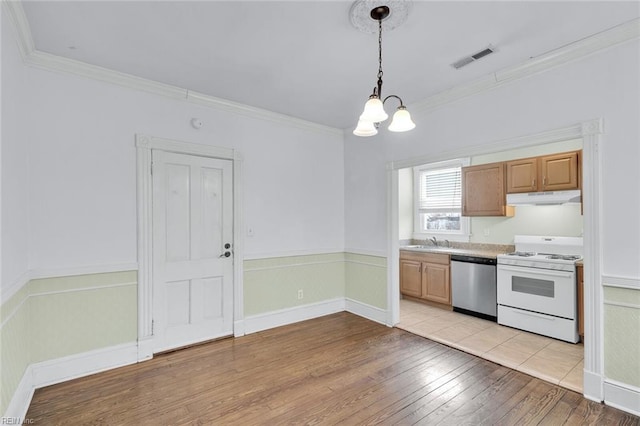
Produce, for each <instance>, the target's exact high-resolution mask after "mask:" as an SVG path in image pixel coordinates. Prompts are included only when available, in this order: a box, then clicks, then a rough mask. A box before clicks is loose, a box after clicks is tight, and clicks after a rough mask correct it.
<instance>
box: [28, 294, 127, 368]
mask: <svg viewBox="0 0 640 426" xmlns="http://www.w3.org/2000/svg"><path fill="white" fill-rule="evenodd" d="M136 295H137V286H136V285H135V284H133V285H131V284H130V285H124V286H118V287H107V288H100V289H94V290H82V291H66V292H62V293H55V294H43V295H34V296H32V300H31V308H32V310H33V312H36V313H37V315H34V316H33V319H32V333H31V338H32V340H33V342H32V350H33V353H32V362H40V361H45V360H47V359H53V358H60V357H63V356H68V355H72V354H77V353H82V352H87V351H91V350H94V349H99V348H104V347H109V346H113V345H118V344H121V343H128V342H134V341H136V339H137V306H136V305H137V297H136Z"/></svg>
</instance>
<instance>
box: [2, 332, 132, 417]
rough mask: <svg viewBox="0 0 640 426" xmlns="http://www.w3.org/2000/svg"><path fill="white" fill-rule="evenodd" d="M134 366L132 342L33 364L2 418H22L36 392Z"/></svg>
mask: <svg viewBox="0 0 640 426" xmlns="http://www.w3.org/2000/svg"><path fill="white" fill-rule="evenodd" d="M136 362H138V344H137V343H136V342H131V343H124V344H122V345H116V346H110V347H107V348H102V349H96V350H93V351H89V352H83V353H80V354H75V355H70V356H66V357H62V358H56V359H52V360H48V361H43V362H37V363H35V364H31V365H29V367H27V369H26V371H25V372H24V375H23V376H22V380H21V381H20V384H19V385H18V389H16V391H15V393H14V394H13V398H11V402H10V403H9V407H8V408H7V411H6V412H5V414H4V417H19V418H22V419H24V416H25V415H26V413H27V410H28V409H29V404H31V398H32V397H33V393H34V391H35V390H36V389H38V388H42V387H45V386H49V385H53V384H56V383H61V382H65V381H67V380H72V379H76V378H78V377H83V376H88V375H91V374H95V373H99V372H101V371H106V370H111V369H113V368H117V367H123V366H125V365H129V364H135V363H136Z"/></svg>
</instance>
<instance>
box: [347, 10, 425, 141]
mask: <svg viewBox="0 0 640 426" xmlns="http://www.w3.org/2000/svg"><path fill="white" fill-rule="evenodd" d="M389 13H390V9H389V7H388V6H378V7H375V8H373V9H372V10H371V12H370V16H371V19H373V20H375V21H378V82H377V85H376V87H374V88H373V93H372V94H371V96H369V100H368V101H367V102H366V103H365V105H364V111H363V112H362V114H361V115H360V118H359V119H358V125H357V126H356V129H355V130H354V131H353V134H354V135H356V136H373V135H375V134H377V133H378V127H379V126H380V123H382V122H383V121H385V120H386V119H387V118H389V115H388V114H387V113H386V112H385V110H384V104H385V102H387V100H389V99H391V98H393V99H397V100H398V101H399V102H400V106H399V107H398V109H397V110H396V112H395V113H394V114H393V118H392V120H391V124H390V125H389V127H388V129H389V130H390V131H392V132H406V131H409V130H411V129H413V128H414V127H416V124H415V123H414V122H413V120H411V115H410V114H409V111H407V108H406V107H405V106H404V103H403V102H402V99H401V98H400V97H399V96H396V95H388V96H387V97H385V98H384V99H383V98H382V74H383V72H382V21H383V20H384V19H385V18H387V17H388V16H389Z"/></svg>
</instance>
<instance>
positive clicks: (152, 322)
mask: <svg viewBox="0 0 640 426" xmlns="http://www.w3.org/2000/svg"><path fill="white" fill-rule="evenodd" d="M155 323H156V320H151V335H152V336H153V326H154V325H155Z"/></svg>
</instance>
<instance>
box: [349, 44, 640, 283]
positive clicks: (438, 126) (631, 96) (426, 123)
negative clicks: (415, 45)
mask: <svg viewBox="0 0 640 426" xmlns="http://www.w3.org/2000/svg"><path fill="white" fill-rule="evenodd" d="M638 52H639V42H638V41H637V40H634V41H632V42H628V43H625V44H623V45H620V46H617V47H615V48H612V49H609V50H607V51H604V52H601V53H599V54H595V55H592V56H589V57H587V58H584V59H582V60H580V61H577V62H574V63H571V64H568V65H565V66H563V67H560V68H557V69H554V70H550V71H547V72H545V73H542V74H539V75H536V76H532V77H529V78H527V79H524V80H520V81H517V82H515V83H512V84H509V85H506V86H502V87H500V88H498V89H495V90H492V91H490V92H487V93H483V94H480V95H476V96H473V97H470V98H466V99H462V100H460V101H457V102H455V103H451V104H449V105H446V106H444V107H442V108H439V109H437V110H435V111H432V112H428V113H423V114H415V117H414V121H415V122H416V124H417V127H416V129H415V130H414V131H412V132H408V133H405V134H390V133H387V132H385V131H382V132H380V134H378V136H376V137H374V138H369V139H368V140H367V142H366V143H365V142H363V141H362V139H359V138H356V137H355V136H351V135H348V136H347V138H346V141H345V162H346V173H347V174H348V176H349V177H348V178H347V180H346V188H345V194H346V200H347V204H346V209H347V212H348V213H347V215H346V217H347V222H346V229H347V234H346V235H347V237H346V245H347V246H348V247H356V248H367V249H369V250H380V251H382V250H385V248H386V244H387V241H386V229H385V227H384V226H381V223H385V222H386V185H385V184H384V182H385V167H384V165H385V163H387V162H389V161H394V160H404V159H409V158H416V157H422V156H426V155H433V154H435V153H442V152H447V151H452V150H457V149H462V148H464V147H465V146H468V147H471V146H476V145H481V144H483V143H490V142H493V141H497V140H503V139H509V138H514V137H518V136H524V135H531V134H536V133H540V132H542V131H546V130H553V129H556V128H560V127H565V126H568V125H573V124H576V123H579V122H581V121H586V120H590V119H594V118H599V117H603V118H604V119H605V134H604V136H603V143H602V147H601V158H602V172H603V173H602V177H603V178H602V179H603V180H602V209H603V214H602V219H603V247H602V251H603V262H604V268H603V273H604V274H610V275H617V276H626V277H634V278H636V279H637V278H638V277H640V263H639V262H638V259H639V258H640V220H639V219H638V218H639V217H640V171H639V170H640V168H638V166H637V165H638V164H639V163H640V128H639V126H638V117H639V116H640V106H639V103H640V101H639V99H638V93H640V87H639V81H638V80H639V79H638V75H640V69H639V63H640V61H639V60H638V58H639V57H638ZM376 138H377V139H376ZM360 182H375V184H370V185H367V186H362V185H358V183H360ZM373 211H375V212H377V213H376V214H375V215H373V216H372V215H369V214H368V213H369V212H373Z"/></svg>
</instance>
